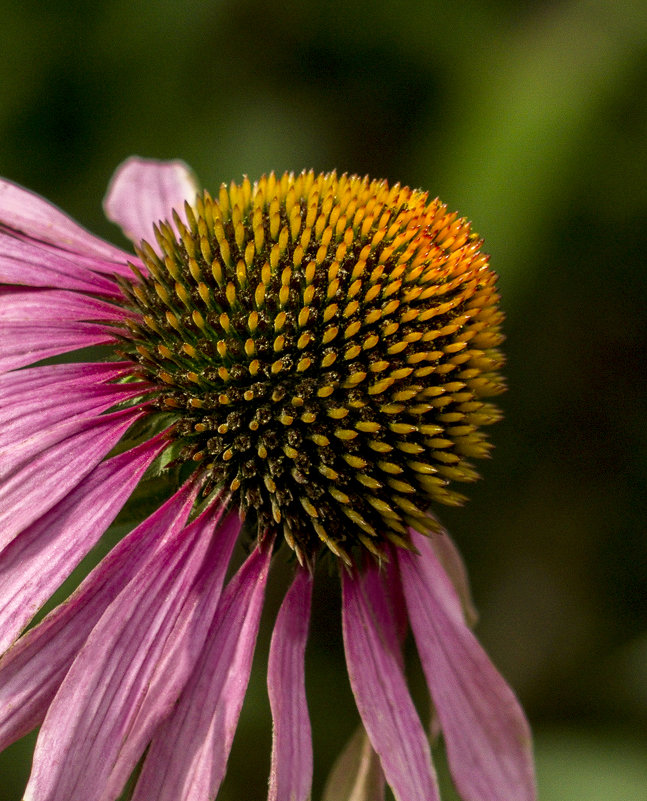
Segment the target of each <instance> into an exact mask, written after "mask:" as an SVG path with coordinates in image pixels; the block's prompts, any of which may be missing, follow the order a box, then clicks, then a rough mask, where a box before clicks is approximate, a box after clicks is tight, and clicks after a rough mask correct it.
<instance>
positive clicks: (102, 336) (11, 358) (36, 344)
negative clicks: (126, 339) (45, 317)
mask: <svg viewBox="0 0 647 801" xmlns="http://www.w3.org/2000/svg"><path fill="white" fill-rule="evenodd" d="M110 342H114V335H113V334H112V333H111V331H110V330H109V328H107V327H105V326H102V325H95V324H93V323H71V322H45V323H27V322H25V323H2V326H1V327H0V372H5V371H8V370H16V369H18V368H19V367H26V366H27V365H29V364H34V362H39V361H42V360H43V359H49V358H51V357H52V356H58V355H59V354H61V353H69V352H70V351H73V350H79V349H80V348H88V347H90V346H92V345H106V344H108V343H110Z"/></svg>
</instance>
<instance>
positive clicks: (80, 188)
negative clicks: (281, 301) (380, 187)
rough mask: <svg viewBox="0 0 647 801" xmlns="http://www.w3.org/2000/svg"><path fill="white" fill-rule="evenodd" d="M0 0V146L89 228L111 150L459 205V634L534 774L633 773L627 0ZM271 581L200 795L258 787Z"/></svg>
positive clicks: (318, 641)
mask: <svg viewBox="0 0 647 801" xmlns="http://www.w3.org/2000/svg"><path fill="white" fill-rule="evenodd" d="M0 11H1V12H2V18H1V27H0V53H1V55H0V174H2V175H4V176H6V177H8V178H10V179H12V180H14V181H16V182H18V183H21V184H23V185H25V186H28V187H30V188H31V189H34V190H36V191H37V192H39V193H41V194H43V195H44V196H46V197H47V198H49V199H51V200H53V201H54V202H55V203H57V204H58V205H60V206H61V207H63V208H64V209H66V210H68V211H69V212H70V213H71V214H73V215H74V216H75V217H76V218H77V219H79V220H80V221H82V222H83V223H84V224H85V225H86V226H87V227H89V228H91V229H92V230H93V231H96V232H98V233H100V234H102V235H103V236H106V237H108V238H111V239H113V240H114V241H117V242H120V243H123V240H120V235H119V233H118V231H117V230H116V229H115V228H114V227H112V226H110V225H109V224H108V223H107V222H106V221H105V220H104V219H103V217H102V212H101V205H100V203H101V198H102V196H103V193H104V191H105V187H106V185H107V182H108V180H109V178H110V175H111V172H112V170H113V168H114V167H115V166H116V165H117V164H118V163H119V162H120V161H121V160H122V159H124V158H125V157H127V156H128V155H130V154H132V153H137V154H139V155H142V156H149V157H159V158H175V157H180V158H183V159H184V160H185V161H186V162H188V163H189V164H190V165H191V166H192V167H193V168H194V170H195V171H196V173H197V175H198V176H199V178H200V180H201V182H202V183H203V184H204V185H205V186H207V187H210V188H215V187H216V186H217V185H218V184H219V183H220V182H221V181H229V180H231V179H236V180H239V179H240V177H241V175H242V174H243V173H247V174H249V175H250V177H252V178H254V177H257V176H259V175H260V174H261V173H263V172H267V171H269V170H277V171H283V170H286V169H289V170H295V171H299V170H300V169H302V168H303V167H307V168H309V167H313V168H314V169H315V170H328V169H332V168H336V169H337V170H338V171H349V172H358V173H366V172H368V173H370V174H371V175H372V176H374V177H385V178H388V179H389V180H391V181H396V180H399V181H401V182H403V183H407V184H410V185H413V186H415V187H422V188H425V189H428V190H429V191H430V192H431V193H432V194H438V195H439V196H440V197H441V198H443V200H445V201H446V202H447V203H448V204H449V205H450V206H451V207H452V208H456V209H458V210H460V211H461V213H462V214H465V215H466V216H468V217H469V218H470V219H472V220H473V223H474V225H475V227H476V229H477V230H478V231H479V232H480V233H481V234H482V235H483V236H484V237H485V239H486V244H487V250H489V252H490V253H491V255H492V263H493V265H494V266H495V268H496V269H497V271H498V272H499V274H500V287H501V291H502V294H503V303H504V307H505V309H506V312H507V324H506V334H507V343H506V346H505V347H506V352H507V354H508V359H509V362H508V367H507V375H508V379H509V386H510V389H509V392H508V393H507V394H506V395H505V396H503V397H502V398H501V405H502V406H503V407H504V409H505V420H504V422H503V423H501V424H499V425H498V426H497V427H496V428H495V429H494V430H493V432H492V434H493V438H494V441H495V443H496V445H497V448H496V450H495V452H494V458H493V460H492V461H491V462H488V463H487V464H485V465H482V472H483V474H484V476H485V480H484V481H483V482H481V483H480V484H478V485H477V486H475V487H474V488H473V489H472V490H470V495H471V497H472V500H471V502H470V504H469V505H468V506H466V507H465V508H463V509H459V510H439V512H440V515H441V517H442V519H443V520H444V522H445V523H446V525H447V526H448V527H449V529H450V530H451V531H452V532H453V535H454V537H455V539H456V540H457V542H458V543H459V545H460V547H461V549H462V551H463V553H464V555H465V558H466V560H467V562H468V566H469V569H470V573H471V576H472V581H473V588H474V594H475V597H476V602H477V605H478V607H479V610H480V614H481V621H480V623H479V627H478V634H479V637H480V638H481V640H482V641H483V642H484V644H485V645H486V647H487V649H488V651H489V653H490V654H491V656H492V657H493V659H494V661H495V662H496V664H497V665H498V666H499V667H500V669H501V670H502V671H503V672H504V674H505V675H506V676H507V678H508V679H509V680H510V682H511V683H512V684H513V686H514V687H515V688H516V690H517V692H518V694H519V695H520V697H521V699H522V701H523V703H524V705H525V707H526V709H527V712H528V714H529V717H530V719H531V721H532V724H533V727H534V730H535V733H536V751H537V759H538V773H539V786H540V797H541V799H542V800H543V801H575V800H576V799H577V801H580V799H581V800H582V801H616V800H617V801H645V799H647V726H646V723H647V538H646V537H645V532H644V524H643V519H644V507H645V497H646V495H647V493H646V491H645V477H646V475H647V429H646V425H645V421H646V417H647V393H646V391H645V372H646V369H645V368H646V365H647V359H646V358H645V353H644V344H645V338H646V333H647V332H646V320H647V314H646V311H645V310H646V308H647V281H646V280H645V266H646V264H645V255H644V253H645V244H644V242H643V240H642V236H643V233H644V231H645V223H646V222H647V3H645V2H616V1H615V0H561V1H560V0H543V1H540V0H536V1H535V2H530V3H524V4H520V3H518V2H515V1H514V0H490V1H489V2H477V1H476V0H466V1H465V2H424V1H423V0H418V2H416V1H415V0H390V1H389V0H371V1H369V0H359V1H357V2H356V1H354V0H331V2H325V1H324V0H283V2H280V3H279V2H273V3H266V2H261V0H237V1H236V2H234V0H215V1H212V2H209V1H208V0H184V1H183V2H177V0H160V2H141V3H137V2H132V0H105V1H104V2H98V3H92V2H82V0H59V2H48V1H47V0H22V2H20V3H18V2H6V1H4V2H0ZM281 592H282V587H281V586H278V585H277V587H276V588H275V589H273V590H272V593H273V594H272V597H271V598H270V603H269V605H268V613H267V617H266V621H265V626H264V635H263V637H262V641H261V643H260V648H259V652H258V657H257V661H256V664H255V673H254V678H253V680H252V684H251V688H250V693H249V696H248V702H247V704H246V707H245V710H244V713H243V719H242V723H241V727H240V730H239V735H238V737H237V739H236V743H235V746H234V755H233V758H232V762H231V767H230V771H229V775H228V778H227V782H226V785H225V787H224V789H223V792H222V795H221V796H219V798H224V799H231V801H234V800H237V799H243V798H245V799H256V798H259V799H262V798H263V797H264V794H265V782H266V776H267V771H268V768H269V747H270V723H269V711H268V703H267V700H266V694H265V688H264V670H265V662H264V660H265V652H264V649H266V647H267V639H268V636H267V635H268V633H269V630H270V627H271V621H272V614H273V613H274V611H275V609H276V604H277V603H278V599H279V597H280V594H281ZM336 596H337V593H336V589H335V587H334V585H333V584H332V583H331V584H329V585H327V584H326V582H325V581H323V582H322V583H321V586H320V588H319V589H318V591H317V601H318V603H317V607H316V608H317V612H316V614H315V617H314V621H313V635H312V639H311V642H310V647H309V652H308V689H309V698H310V706H311V713H312V717H313V726H314V732H315V757H316V776H315V780H316V784H315V789H316V792H315V796H314V797H315V798H317V797H318V796H319V794H320V790H321V787H322V783H323V780H324V778H325V774H326V772H327V770H328V769H329V767H330V764H331V762H332V760H333V759H334V756H335V754H336V752H337V751H338V750H339V748H340V747H341V746H342V744H343V743H344V741H345V740H346V739H347V737H348V736H350V734H351V732H352V730H353V728H354V726H355V725H356V720H357V718H356V712H355V710H354V706H353V702H352V698H351V695H350V690H349V687H348V681H347V679H346V677H345V671H344V667H343V657H342V654H341V649H340V647H339V640H340V631H339V603H338V599H337V597H336ZM412 683H413V685H414V686H418V685H419V684H420V678H419V675H417V674H416V671H415V670H414V671H413V676H412ZM32 747H33V738H27V739H26V740H25V741H23V742H22V743H19V744H17V745H16V746H14V747H12V748H11V749H10V750H9V751H8V752H6V753H5V754H4V755H3V756H2V757H1V762H0V776H1V777H2V778H1V779H0V801H16V800H17V799H19V798H20V797H21V790H22V788H23V787H24V784H25V782H26V778H27V775H28V771H29V755H30V753H31V749H32ZM452 797H453V796H452V794H451V791H448V792H447V794H446V798H448V799H451V798H452ZM510 801H514V799H510Z"/></svg>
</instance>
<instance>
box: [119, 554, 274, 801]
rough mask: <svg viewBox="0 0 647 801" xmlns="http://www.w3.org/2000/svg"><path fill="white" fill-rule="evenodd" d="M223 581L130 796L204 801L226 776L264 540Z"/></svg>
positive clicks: (263, 568)
mask: <svg viewBox="0 0 647 801" xmlns="http://www.w3.org/2000/svg"><path fill="white" fill-rule="evenodd" d="M266 545H267V546H268V547H264V548H263V550H260V549H259V548H256V549H255V550H254V551H253V552H252V554H251V556H250V557H249V558H248V559H247V561H246V562H245V563H244V565H243V566H242V567H241V569H240V570H239V571H238V573H237V574H236V575H235V576H234V578H233V579H232V580H231V581H230V583H229V584H228V585H227V587H226V589H225V591H224V593H223V596H222V598H221V601H220V605H219V606H218V609H217V611H216V616H215V618H214V621H213V625H212V627H211V630H210V632H209V636H208V638H207V644H206V646H205V648H204V651H203V654H202V657H201V658H200V660H199V661H198V664H197V665H196V667H195V670H194V671H193V674H192V676H191V678H190V679H189V682H188V683H187V686H186V687H185V689H184V692H183V693H182V696H181V697H180V700H179V702H178V705H177V707H176V709H175V711H174V712H173V713H172V714H171V715H170V717H168V718H167V719H166V721H165V722H164V723H163V724H162V725H161V726H160V728H159V729H158V731H157V734H156V735H155V738H154V739H153V742H152V744H151V747H150V749H149V751H148V755H147V756H146V760H145V761H144V766H143V768H142V772H141V774H140V777H139V781H138V782H137V786H136V788H135V792H134V794H133V801H211V799H213V798H215V796H216V794H217V792H218V788H219V787H220V784H221V782H222V779H223V777H224V775H225V771H226V767H227V759H228V758H229V751H230V749H231V744H232V741H233V738H234V732H235V730H236V726H237V724H238V717H239V715H240V709H241V707H242V704H243V699H244V697H245V692H246V690H247V683H248V681H249V673H250V670H251V666H252V657H253V655H254V646H255V644H256V635H257V633H258V624H259V620H260V615H261V611H262V608H263V598H264V594H265V583H266V581H267V573H268V570H269V565H270V559H271V551H272V548H271V543H266Z"/></svg>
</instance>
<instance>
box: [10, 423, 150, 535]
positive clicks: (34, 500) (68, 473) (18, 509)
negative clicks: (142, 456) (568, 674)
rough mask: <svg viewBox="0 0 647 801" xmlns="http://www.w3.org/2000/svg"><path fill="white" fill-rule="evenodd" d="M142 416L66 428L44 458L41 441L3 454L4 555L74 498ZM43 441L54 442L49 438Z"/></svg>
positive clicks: (53, 437) (56, 438)
mask: <svg viewBox="0 0 647 801" xmlns="http://www.w3.org/2000/svg"><path fill="white" fill-rule="evenodd" d="M141 416H142V412H139V411H137V410H136V409H134V410H133V409H126V410H124V411H121V412H115V413H114V414H109V415H103V416H101V417H98V418H96V419H90V420H85V421H82V422H81V423H77V422H76V421H72V422H71V423H70V424H66V423H61V424H59V426H57V427H56V428H57V432H58V430H59V428H60V429H61V430H62V431H63V436H62V438H60V439H59V438H58V433H55V434H52V436H51V439H52V445H51V447H47V446H44V447H47V449H46V450H44V451H43V452H40V453H39V447H38V442H37V440H38V438H39V437H38V436H37V437H36V438H35V439H36V442H32V441H31V440H24V441H23V442H22V443H20V445H19V446H13V447H11V448H4V449H3V450H2V452H0V458H1V461H0V477H2V484H1V485H0V550H1V549H2V548H4V547H5V546H6V545H7V544H8V543H9V542H11V540H12V539H13V538H14V537H15V536H16V534H18V532H20V531H22V529H23V528H25V527H26V526H28V525H29V524H30V523H33V522H34V521H35V520H37V519H38V518H39V517H40V516H41V515H43V514H44V513H45V512H47V511H48V510H49V509H51V508H52V507H53V506H54V505H55V504H56V503H58V501H60V500H61V499H62V498H64V497H65V496H66V495H67V494H68V493H69V492H71V491H72V490H73V489H74V487H76V486H77V485H78V484H79V482H80V481H81V480H82V479H83V478H84V477H85V476H87V475H88V473H89V472H90V471H91V470H92V469H93V468H94V467H95V466H96V465H97V464H98V463H99V462H100V461H101V460H102V459H103V457H104V456H105V455H106V454H107V453H108V452H109V451H111V450H112V448H113V447H114V446H115V445H116V444H117V442H119V440H120V439H121V437H122V436H123V434H125V432H126V431H127V430H128V428H130V426H131V425H132V424H133V423H134V421H135V420H136V419H137V418H138V417H141ZM68 429H71V433H70V432H68ZM65 433H69V436H65ZM39 436H40V438H42V440H44V441H48V442H49V439H48V437H49V434H44V433H43V432H41V433H40V434H39ZM14 451H15V453H14Z"/></svg>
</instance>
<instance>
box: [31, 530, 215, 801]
mask: <svg viewBox="0 0 647 801" xmlns="http://www.w3.org/2000/svg"><path fill="white" fill-rule="evenodd" d="M215 522H216V521H215V520H214V517H213V515H206V516H203V517H202V518H201V519H199V520H197V521H195V522H194V523H192V524H191V525H189V526H188V527H187V528H186V529H183V530H182V531H180V532H179V533H178V534H177V535H176V536H175V537H172V538H169V539H167V541H166V543H165V544H164V546H163V547H162V548H160V550H159V551H158V553H157V554H156V555H155V557H154V558H153V559H152V560H150V561H149V562H148V563H147V564H146V565H145V566H144V567H143V568H142V569H141V570H140V571H139V573H137V575H136V576H134V578H133V580H132V581H131V582H130V584H128V586H127V587H126V588H125V589H124V590H123V592H121V593H120V594H119V596H118V597H117V598H116V599H115V600H114V601H113V602H112V603H111V604H110V606H109V607H108V608H107V609H106V611H105V612H104V614H103V615H102V617H101V619H100V620H99V622H98V623H97V625H96V626H95V627H94V629H93V630H92V632H91V634H90V636H89V637H88V639H87V641H86V643H85V645H84V646H83V648H82V649H81V651H80V652H79V654H78V655H77V657H76V658H75V660H74V662H73V663H72V666H71V667H70V670H69V671H68V673H67V675H66V677H65V679H64V681H63V683H62V684H61V686H60V688H59V690H58V692H57V693H56V697H55V698H54V700H53V702H52V704H51V706H50V708H49V710H48V712H47V715H46V717H45V720H44V722H43V725H42V727H41V730H40V734H39V737H38V741H37V743H36V749H35V753H34V762H33V768H32V773H31V777H30V779H29V784H28V785H27V789H26V791H25V796H24V797H25V800H26V801H28V800H29V799H34V801H36V800H38V801H99V799H100V798H105V797H106V795H108V797H113V798H116V797H117V796H118V795H119V793H120V792H121V790H122V789H123V786H120V785H123V782H120V784H119V785H118V786H116V787H115V788H114V792H113V791H109V790H108V787H107V786H106V783H107V780H108V779H109V777H110V774H111V773H112V772H113V768H114V765H115V762H116V760H117V758H118V756H119V752H120V751H121V749H122V747H124V746H125V747H128V746H130V747H129V750H130V751H131V752H132V753H131V754H130V756H131V758H130V759H129V760H126V764H125V765H124V767H125V768H126V774H125V776H124V781H125V779H126V778H127V776H128V774H129V773H130V770H132V768H133V767H134V766H135V764H136V763H137V760H138V759H139V757H140V756H141V754H142V752H143V751H144V748H145V746H146V742H147V738H146V737H145V736H144V737H141V736H139V737H136V738H135V739H136V741H137V742H136V744H132V743H131V744H129V743H128V742H127V741H128V739H129V738H130V737H131V735H132V726H133V724H134V722H135V720H136V718H137V716H138V714H139V713H140V712H142V707H144V708H146V707H148V709H146V711H144V712H142V716H143V717H144V718H147V717H148V718H149V719H152V720H153V721H155V719H156V718H157V719H159V718H160V717H162V716H163V715H165V714H167V713H168V712H169V711H170V709H171V707H172V705H173V703H174V702H175V700H176V699H177V696H178V695H179V694H180V691H181V689H182V686H183V685H184V681H185V680H186V678H187V677H188V673H189V670H190V669H191V667H193V664H190V665H186V666H185V670H184V671H180V673H179V674H178V675H176V676H169V677H168V678H169V679H170V686H169V687H168V688H165V689H164V691H163V692H160V691H159V690H160V685H159V678H158V681H157V682H156V681H155V679H156V673H157V671H158V668H159V667H160V662H163V661H164V660H163V656H164V651H165V649H166V646H167V644H168V641H169V638H170V637H171V635H172V633H173V630H174V628H175V626H176V624H177V623H178V622H179V618H180V613H181V611H182V607H183V606H184V604H185V603H186V602H187V599H188V598H189V596H190V594H191V591H192V589H193V587H194V583H195V580H196V577H197V575H198V573H199V571H200V569H201V567H202V566H203V561H204V558H205V555H206V553H207V551H208V550H209V546H210V544H211V534H212V533H213V528H214V524H215ZM224 569H225V566H223V569H222V571H221V575H222V577H223V578H224ZM191 600H192V603H193V604H195V603H196V601H198V600H199V599H198V598H197V597H196V596H195V595H194V597H193V598H192V599H191ZM182 622H184V623H185V621H182ZM206 629H207V627H206V626H205V627H204V634H205V635H206ZM203 639H204V637H203ZM178 645H179V643H178V642H177V640H176V642H175V647H176V648H177V647H178ZM178 656H180V655H178ZM192 656H193V662H195V658H196V657H197V653H195V650H194V653H193V655H192ZM165 666H166V667H168V666H169V665H168V660H166V665H165ZM161 678H163V677H161ZM182 679H184V680H182ZM153 683H155V684H156V687H155V689H156V690H157V692H154V697H152V698H151V696H150V694H149V693H150V690H151V684H153ZM138 733H139V734H140V735H141V734H142V733H143V734H144V735H145V734H146V733H147V727H144V729H143V731H142V730H141V728H139V732H138Z"/></svg>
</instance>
